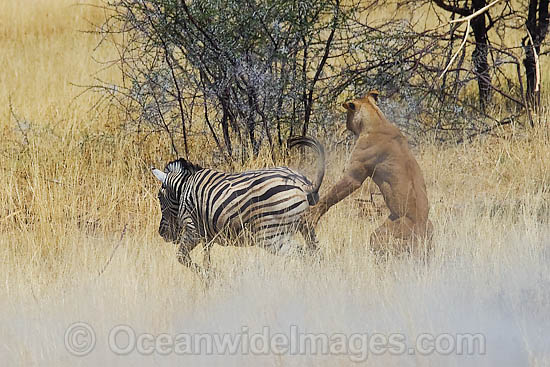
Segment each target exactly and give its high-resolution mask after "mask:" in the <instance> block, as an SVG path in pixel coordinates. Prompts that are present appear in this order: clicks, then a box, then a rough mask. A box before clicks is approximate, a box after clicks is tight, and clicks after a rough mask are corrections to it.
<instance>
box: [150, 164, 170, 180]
mask: <svg viewBox="0 0 550 367" xmlns="http://www.w3.org/2000/svg"><path fill="white" fill-rule="evenodd" d="M151 170H152V171H153V174H154V175H155V177H156V178H157V179H158V180H159V181H160V182H162V183H164V180H166V173H164V172H162V171H161V170H159V169H156V168H154V167H151Z"/></svg>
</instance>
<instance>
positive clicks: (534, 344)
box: [0, 0, 550, 366]
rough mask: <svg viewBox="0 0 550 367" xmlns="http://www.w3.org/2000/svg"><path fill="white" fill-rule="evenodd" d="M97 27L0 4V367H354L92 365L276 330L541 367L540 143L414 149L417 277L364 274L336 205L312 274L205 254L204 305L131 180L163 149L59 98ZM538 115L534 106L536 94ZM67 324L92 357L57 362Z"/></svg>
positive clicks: (361, 240) (76, 79) (536, 135)
mask: <svg viewBox="0 0 550 367" xmlns="http://www.w3.org/2000/svg"><path fill="white" fill-rule="evenodd" d="M100 17H101V12H100V11H98V10H97V9H94V8H92V7H85V6H74V5H73V0H44V1H40V2H38V1H34V0H20V1H15V0H10V1H4V2H2V3H0V64H1V65H2V66H3V69H2V73H1V74H0V85H2V88H1V90H0V106H1V107H0V129H1V131H2V136H3V139H2V140H1V141H0V154H1V155H2V164H1V165H0V173H1V175H0V203H1V204H0V258H1V259H2V261H1V262H0V284H1V286H0V299H1V301H0V307H1V309H2V311H3V312H2V314H1V315H0V322H1V324H2V328H1V329H0V340H1V343H0V360H2V361H3V362H4V364H6V365H25V366H32V365H40V366H42V365H55V366H60V365H71V366H73V365H91V366H95V365H101V364H104V365H114V364H120V365H134V364H135V363H136V362H138V363H140V364H143V365H151V364H160V365H173V364H174V363H175V362H178V363H180V364H181V363H182V362H183V363H185V364H186V365H208V366H210V365H223V366H226V365H239V366H240V365H243V364H247V365H277V366H287V365H316V366H318V365H326V366H335V365H349V364H352V362H350V360H349V359H348V357H347V356H288V355H282V356H276V355H267V356H261V357H253V356H247V355H236V356H187V357H185V358H184V357H178V356H174V355H170V356H167V357H164V356H160V355H155V356H140V355H138V354H137V353H132V354H130V355H129V356H116V355H114V354H113V353H111V352H110V351H109V350H108V348H107V335H108V332H109V330H110V329H111V328H112V327H113V326H114V325H117V324H122V323H125V324H129V325H131V326H132V327H134V328H135V329H136V330H139V331H140V332H150V333H157V334H158V333H161V332H165V333H169V334H177V333H179V332H238V331H240V330H241V328H242V326H248V327H249V328H250V330H251V333H252V332H253V331H261V328H262V327H263V326H271V327H272V332H277V331H282V332H288V330H289V327H290V325H298V326H299V328H300V329H301V330H307V331H313V332H321V331H322V332H325V333H334V332H343V333H348V334H349V333H354V332H363V333H365V332H367V333H374V332H380V333H386V334H389V333H403V334H405V335H406V336H407V337H408V339H409V340H414V338H415V336H416V335H417V334H418V333H422V332H431V333H443V332H444V333H483V334H484V335H485V336H486V338H487V354H486V355H484V356H457V355H455V354H451V355H449V356H444V355H437V354H435V355H430V356H414V355H403V356H391V355H388V354H384V355H382V356H373V355H371V356H369V361H370V362H371V363H372V365H383V366H390V365H396V366H403V365H406V366H442V365H445V366H454V365H456V366H462V365H464V364H468V365H479V366H488V365H495V366H504V365H510V366H524V365H530V366H545V365H548V363H549V361H550V350H549V349H548V346H549V345H550V339H549V337H548V333H547V332H548V330H549V329H550V314H549V313H548V305H549V304H550V276H549V275H548V274H550V265H549V264H550V261H549V260H550V250H549V246H550V227H549V216H550V209H549V208H550V205H549V204H548V203H549V200H550V145H549V144H548V131H547V130H546V129H544V128H539V129H536V130H532V131H525V130H523V129H519V128H518V129H517V130H515V129H513V130H508V131H507V134H506V136H507V138H505V139H499V138H486V139H482V140H479V141H475V142H473V143H471V144H465V145H461V146H458V147H442V146H438V145H432V144H426V145H424V146H422V147H420V148H419V150H418V151H417V152H416V154H417V156H418V159H419V162H420V165H421V167H422V168H423V171H424V173H425V176H426V181H427V185H428V192H429V196H430V199H431V213H430V217H431V219H432V221H433V223H434V225H435V228H436V234H435V254H434V256H433V258H432V260H431V262H430V263H429V264H428V265H427V266H425V265H422V264H419V263H417V262H416V261H414V260H412V259H407V258H405V259H392V260H390V261H389V262H388V264H385V265H376V264H374V262H373V259H372V257H371V256H370V255H369V254H368V251H367V247H366V243H367V239H368V237H369V234H370V232H371V231H372V230H373V228H375V226H376V223H377V221H378V220H380V218H378V217H368V216H367V217H362V219H361V220H357V219H356V217H357V215H358V209H357V207H356V205H355V202H354V200H353V199H350V200H347V201H345V202H343V203H341V204H339V205H338V206H337V207H335V208H334V209H333V210H331V211H330V212H329V214H328V215H327V216H326V217H325V218H323V220H322V222H321V225H320V228H319V237H320V240H321V246H322V248H323V253H324V254H325V258H326V259H325V260H324V261H322V262H321V263H320V264H310V263H307V262H304V261H302V260H300V259H294V258H280V257H274V256H271V255H269V254H267V253H265V252H263V251H261V250H258V249H255V248H252V249H242V248H241V249H236V248H220V247H217V248H215V250H214V258H213V262H214V266H215V268H216V269H217V271H218V278H217V279H215V280H214V281H213V283H212V285H211V287H210V288H208V289H205V288H204V287H203V286H202V283H201V282H200V281H198V280H197V279H196V277H194V276H193V275H192V274H191V273H190V272H189V271H187V270H185V269H183V268H182V267H181V266H180V265H179V264H178V263H177V261H176V259H175V256H174V253H175V249H174V248H172V247H171V246H169V245H167V244H165V243H164V242H163V241H162V240H161V239H160V238H159V237H158V235H157V234H156V230H157V225H158V220H159V217H160V213H159V210H158V204H157V199H156V191H157V189H158V188H157V184H156V182H155V180H154V178H153V176H152V175H151V174H150V173H149V171H148V169H147V167H148V165H149V164H151V163H153V164H156V165H158V166H162V164H163V163H164V162H166V161H167V160H168V159H169V155H168V149H169V148H168V146H169V145H168V144H167V142H165V141H162V140H161V139H160V140H157V141H152V140H150V141H149V142H148V144H147V145H146V146H138V145H136V144H134V142H132V141H128V139H125V138H122V137H119V136H118V135H116V134H112V133H109V131H110V129H109V128H108V127H107V126H108V125H110V124H111V123H112V121H106V120H105V119H106V118H105V116H104V115H102V114H101V113H100V112H98V111H95V110H94V109H93V106H94V103H95V101H96V100H97V98H98V96H96V95H90V94H85V95H84V96H82V97H80V98H78V99H75V98H74V97H75V96H76V95H77V94H78V93H79V92H80V91H81V90H80V89H79V88H76V87H73V86H72V85H71V83H76V84H86V83H87V82H90V81H91V80H92V74H93V72H94V71H96V70H97V65H96V64H94V63H93V62H92V61H91V59H90V54H91V52H92V50H93V49H94V47H95V45H96V43H97V39H96V38H95V36H93V35H89V34H85V33H79V32H78V30H81V29H85V28H86V27H87V23H86V21H85V20H86V19H89V20H96V21H97V20H99V19H100ZM104 52H105V53H106V54H105V55H106V56H108V52H109V51H108V50H105V51H104ZM542 62H543V63H547V62H548V60H547V59H543V60H542ZM112 77H116V75H112ZM546 78H547V79H546V80H545V83H546V84H545V85H549V83H548V76H547V75H546ZM545 90H548V88H546V89H545ZM543 100H544V103H545V105H546V106H548V105H549V96H548V94H545V95H544V97H543ZM10 104H11V106H12V109H13V113H14V114H15V115H16V116H17V118H18V121H19V122H17V121H16V118H15V117H14V116H13V115H12V113H11V112H10V107H9V106H10ZM549 116H550V113H546V114H545V115H544V116H543V119H545V120H548V117H549ZM195 154H197V156H198V154H199V153H198V152H197V153H195ZM345 159H346V154H345V152H343V151H340V152H332V153H331V154H330V155H329V165H328V175H327V180H326V182H325V185H324V186H323V189H324V190H326V189H327V188H328V187H329V185H330V184H331V183H333V182H334V181H335V180H337V179H338V176H339V174H340V172H341V169H342V162H344V161H345ZM263 164H266V163H265V162H262V161H260V160H258V161H256V162H254V163H250V165H257V166H260V165H263ZM365 197H366V196H365ZM123 228H126V231H125V233H124V236H123V238H122V240H120V237H121V233H122V231H123ZM119 241H121V246H120V247H119V248H118V250H117V252H116V253H115V255H114V257H113V260H112V262H111V264H110V265H109V267H107V269H106V270H105V272H104V273H103V274H102V275H101V276H98V272H99V271H100V269H102V268H103V267H104V265H105V264H106V262H107V260H108V259H109V256H110V255H111V251H112V249H113V247H114V246H116V245H117V244H118V243H119ZM196 255H197V256H200V254H196ZM75 321H85V322H87V323H89V324H90V325H92V326H93V327H94V328H95V330H96V333H97V346H96V349H95V350H94V351H93V352H92V353H91V354H90V355H88V356H87V357H82V358H79V357H73V356H71V355H70V354H69V353H67V351H66V350H65V347H64V345H63V335H64V332H65V329H66V327H67V326H68V325H69V324H71V323H72V322H75ZM411 343H412V342H411ZM255 358H258V359H255Z"/></svg>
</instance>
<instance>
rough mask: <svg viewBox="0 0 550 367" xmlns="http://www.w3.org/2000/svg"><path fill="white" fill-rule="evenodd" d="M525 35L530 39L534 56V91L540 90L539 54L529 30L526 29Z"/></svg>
mask: <svg viewBox="0 0 550 367" xmlns="http://www.w3.org/2000/svg"><path fill="white" fill-rule="evenodd" d="M527 35H528V36H529V40H530V41H531V47H532V48H533V55H534V56H535V92H538V91H539V90H540V64H539V55H538V54H537V49H536V48H535V42H533V37H531V32H529V29H527Z"/></svg>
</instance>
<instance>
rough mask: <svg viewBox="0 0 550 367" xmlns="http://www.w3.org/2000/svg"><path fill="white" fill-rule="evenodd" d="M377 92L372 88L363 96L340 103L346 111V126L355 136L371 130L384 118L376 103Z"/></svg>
mask: <svg viewBox="0 0 550 367" xmlns="http://www.w3.org/2000/svg"><path fill="white" fill-rule="evenodd" d="M378 94H379V93H378V91H376V90H373V91H370V92H369V93H367V95H366V96H365V97H363V98H358V99H354V100H353V101H350V102H346V103H344V104H342V106H343V107H344V108H345V109H346V110H347V112H348V117H347V121H346V128H347V129H348V130H349V131H351V132H353V134H354V135H355V136H359V135H360V134H362V133H368V132H369V131H372V130H373V129H374V128H375V127H376V125H378V124H379V123H380V122H381V121H384V120H385V118H384V115H383V114H382V111H380V109H379V108H378V106H377V105H376V102H377V101H378Z"/></svg>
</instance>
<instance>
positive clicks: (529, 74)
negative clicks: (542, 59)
mask: <svg viewBox="0 0 550 367" xmlns="http://www.w3.org/2000/svg"><path fill="white" fill-rule="evenodd" d="M548 3H549V0H541V1H537V0H530V1H529V11H528V14H527V21H526V22H525V26H526V27H527V31H528V32H529V34H528V35H527V36H526V37H525V38H524V42H523V46H524V49H525V58H524V59H523V66H524V67H525V78H526V80H527V90H526V100H527V103H528V104H529V107H530V108H533V109H535V110H536V109H537V108H538V106H540V85H537V83H540V80H538V81H537V64H536V56H535V52H536V54H537V55H538V54H540V45H541V43H542V42H543V41H544V39H545V38H546V35H547V33H548V22H549V17H548ZM537 9H538V19H537ZM529 35H530V36H531V37H529ZM531 39H532V40H533V42H531ZM533 43H534V44H533Z"/></svg>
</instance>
